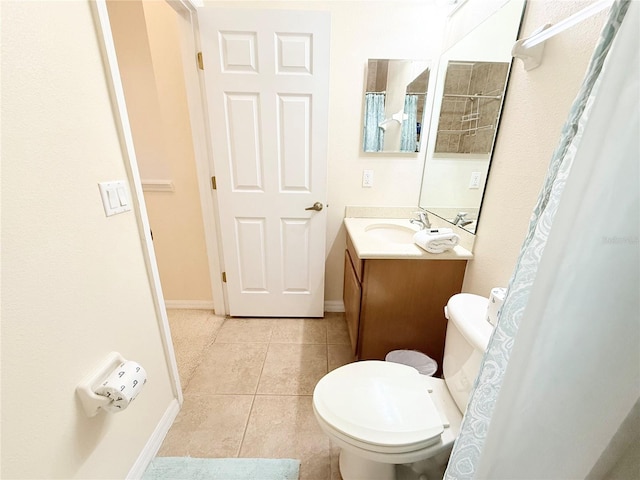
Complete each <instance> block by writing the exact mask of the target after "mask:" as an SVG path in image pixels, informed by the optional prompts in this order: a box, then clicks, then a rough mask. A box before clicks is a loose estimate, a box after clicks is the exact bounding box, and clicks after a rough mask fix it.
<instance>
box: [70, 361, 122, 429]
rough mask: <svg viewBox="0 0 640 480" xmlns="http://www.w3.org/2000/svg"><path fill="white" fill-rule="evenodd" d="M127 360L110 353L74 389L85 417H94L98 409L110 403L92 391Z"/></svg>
mask: <svg viewBox="0 0 640 480" xmlns="http://www.w3.org/2000/svg"><path fill="white" fill-rule="evenodd" d="M126 361H127V360H126V359H125V358H124V357H123V356H122V355H120V354H119V353H118V352H111V353H110V354H109V355H107V357H106V358H105V359H104V361H103V362H102V363H101V364H100V365H99V366H98V367H97V368H96V369H95V370H94V371H93V372H92V373H91V374H90V375H87V376H86V377H85V378H84V380H82V381H81V382H80V383H79V384H78V386H77V387H76V394H77V395H78V398H80V403H81V404H82V408H83V409H84V413H86V415H87V417H95V416H96V415H97V414H98V412H99V411H100V407H103V406H105V405H108V404H109V403H111V399H110V398H108V397H104V396H102V395H97V394H96V393H95V392H94V389H95V388H96V387H98V386H99V385H100V384H101V383H102V382H104V380H105V379H106V378H107V377H108V376H109V374H110V373H111V372H112V371H113V370H114V369H116V368H117V367H118V365H120V364H121V363H124V362H126Z"/></svg>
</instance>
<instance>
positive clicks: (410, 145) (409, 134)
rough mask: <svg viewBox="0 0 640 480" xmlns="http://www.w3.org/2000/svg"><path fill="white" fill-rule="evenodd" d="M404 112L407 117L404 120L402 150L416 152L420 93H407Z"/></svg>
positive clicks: (401, 140)
mask: <svg viewBox="0 0 640 480" xmlns="http://www.w3.org/2000/svg"><path fill="white" fill-rule="evenodd" d="M404 114H405V115H406V118H405V119H404V120H403V122H402V136H401V138H400V151H401V152H415V151H416V147H417V139H418V119H417V116H418V95H405V97H404Z"/></svg>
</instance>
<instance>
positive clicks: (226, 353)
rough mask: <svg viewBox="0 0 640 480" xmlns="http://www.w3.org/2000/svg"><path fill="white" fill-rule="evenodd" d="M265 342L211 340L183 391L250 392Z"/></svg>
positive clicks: (256, 379)
mask: <svg viewBox="0 0 640 480" xmlns="http://www.w3.org/2000/svg"><path fill="white" fill-rule="evenodd" d="M267 347H268V344H266V343H214V344H212V345H210V346H209V348H208V349H207V351H206V353H205V355H204V356H203V359H202V362H201V363H200V365H199V366H198V368H197V369H196V371H195V373H194V374H193V376H192V377H191V381H190V382H189V387H188V388H187V390H186V391H185V394H189V395H196V394H199V395H213V394H224V393H226V394H254V393H255V392H256V386H257V385H258V380H259V378H260V371H261V370H262V366H263V364H264V360H265V356H266V353H267Z"/></svg>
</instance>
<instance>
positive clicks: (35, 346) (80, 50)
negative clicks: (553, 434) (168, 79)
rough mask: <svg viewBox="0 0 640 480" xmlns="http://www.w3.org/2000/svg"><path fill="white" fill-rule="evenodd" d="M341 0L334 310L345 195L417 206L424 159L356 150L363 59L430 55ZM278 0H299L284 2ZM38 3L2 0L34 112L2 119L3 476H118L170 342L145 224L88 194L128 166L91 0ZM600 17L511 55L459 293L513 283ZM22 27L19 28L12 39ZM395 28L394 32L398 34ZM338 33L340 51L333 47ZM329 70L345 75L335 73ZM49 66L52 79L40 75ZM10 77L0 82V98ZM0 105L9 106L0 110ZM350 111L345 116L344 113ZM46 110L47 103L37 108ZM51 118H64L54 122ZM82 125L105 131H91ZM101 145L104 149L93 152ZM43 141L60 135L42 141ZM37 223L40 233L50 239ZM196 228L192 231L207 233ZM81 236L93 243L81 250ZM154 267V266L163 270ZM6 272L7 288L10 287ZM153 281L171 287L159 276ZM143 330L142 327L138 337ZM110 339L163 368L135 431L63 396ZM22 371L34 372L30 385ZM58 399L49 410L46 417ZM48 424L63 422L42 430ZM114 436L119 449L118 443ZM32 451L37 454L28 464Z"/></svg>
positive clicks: (567, 7) (541, 6) (166, 385)
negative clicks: (6, 134) (8, 234)
mask: <svg viewBox="0 0 640 480" xmlns="http://www.w3.org/2000/svg"><path fill="white" fill-rule="evenodd" d="M242 3H246V2H242ZM260 3H261V7H263V8H266V6H265V4H264V3H263V2H260ZM342 3H343V2H327V6H326V9H330V10H331V12H332V32H333V35H335V36H336V39H335V40H332V41H335V44H332V52H336V51H337V52H341V57H339V58H338V59H337V60H336V63H335V64H332V70H331V71H332V78H331V85H332V96H331V100H330V102H331V103H330V105H329V110H330V112H331V115H332V116H331V118H330V122H329V124H330V130H329V139H330V141H329V151H328V158H329V165H328V172H329V181H328V183H329V197H328V200H327V203H328V204H329V205H330V207H328V208H327V214H328V223H327V236H326V238H327V242H326V243H327V248H326V256H327V262H326V277H325V278H326V285H325V296H324V297H325V302H326V308H327V309H339V302H340V301H341V298H342V261H343V254H344V244H345V232H344V229H343V228H342V218H343V216H344V207H345V206H347V205H370V206H378V205H384V206H394V207H395V206H399V207H405V206H412V205H415V204H416V199H417V198H418V197H419V193H420V178H421V175H422V163H421V161H420V159H419V158H417V157H407V156H397V157H394V156H391V157H389V156H382V157H378V156H362V155H360V153H359V147H360V145H359V143H360V142H359V138H360V121H361V101H362V98H361V95H362V91H363V81H362V75H363V65H364V62H365V61H366V59H367V58H398V57H402V58H425V55H428V53H429V52H430V50H426V48H427V47H425V45H423V44H421V43H420V42H416V41H415V38H416V37H415V36H410V38H409V39H404V40H405V41H404V43H405V45H404V48H403V50H402V51H399V50H398V49H399V48H400V47H399V46H398V45H397V44H388V43H384V42H380V43H384V44H377V45H376V44H375V39H376V36H377V32H379V31H380V30H379V28H377V27H376V26H375V25H376V24H375V21H376V18H373V17H372V18H369V17H367V16H366V13H367V12H369V11H373V10H372V9H364V10H366V11H365V12H360V13H361V14H360V15H359V16H358V18H360V19H362V21H361V22H360V23H362V24H363V25H368V26H371V29H370V31H368V34H369V35H370V37H369V38H368V40H369V41H368V42H363V43H364V44H365V45H363V46H359V44H358V46H357V47H356V44H354V43H353V41H352V39H351V38H352V37H351V36H349V35H351V34H352V32H351V31H350V29H351V27H352V20H353V19H352V17H351V16H350V14H349V10H348V8H347V7H344V9H345V10H344V11H343V15H340V10H341V8H343V7H341V6H340V5H341V4H342ZM344 3H352V2H344ZM374 3H376V4H377V3H381V2H374ZM407 3H408V4H410V8H425V7H424V6H417V4H416V2H407ZM586 3H589V2H543V1H532V2H529V4H528V7H527V13H526V17H525V21H524V24H523V29H522V32H523V35H527V34H530V33H531V32H532V31H533V30H534V29H536V28H537V27H538V26H540V25H541V24H544V23H545V22H551V23H555V22H557V21H558V20H560V19H562V18H566V17H567V16H569V15H570V14H571V13H573V12H574V11H577V10H579V9H580V8H581V7H583V6H584V5H585V4H586ZM280 5H285V6H286V8H292V6H293V5H292V4H291V3H289V2H282V3H281V4H280ZM316 5H317V4H316ZM39 7H40V8H41V10H40V11H38V12H34V11H33V10H29V7H28V6H22V7H17V6H15V5H14V6H10V7H5V6H4V5H3V45H8V46H9V47H11V48H13V49H14V50H15V51H16V52H18V53H21V54H24V53H25V52H28V54H29V55H33V56H34V57H33V62H32V64H31V65H30V66H26V65H24V63H23V62H22V61H21V58H23V56H22V55H18V54H16V55H15V56H8V57H5V54H4V52H3V63H4V62H5V61H6V62H7V63H6V64H5V65H3V70H4V71H5V72H7V71H11V70H10V69H11V68H12V67H13V68H14V70H13V72H24V69H25V68H30V69H31V70H29V73H30V74H29V75H25V76H22V77H21V82H19V83H20V84H21V86H18V82H17V81H16V82H15V83H9V86H10V87H11V88H12V90H11V93H12V94H14V95H15V96H14V97H13V98H15V99H16V105H13V103H8V104H7V107H6V108H9V107H13V108H14V110H11V112H13V113H14V114H15V115H16V117H17V118H23V117H22V116H23V115H28V116H27V117H26V119H27V120H26V121H23V122H15V123H14V124H13V126H11V127H9V126H6V127H5V126H3V129H5V128H7V130H8V131H10V132H11V133H13V134H14V137H13V138H19V139H21V140H22V142H23V144H31V145H32V150H30V151H29V155H28V158H29V159H32V160H30V161H29V162H24V164H23V165H21V166H20V169H19V170H14V167H13V166H12V167H10V168H9V167H8V168H7V170H6V171H3V174H4V175H3V191H5V188H6V191H7V192H8V193H14V194H15V195H14V196H13V197H10V196H9V195H7V204H8V208H7V211H8V212H9V213H8V214H7V217H5V218H3V220H5V219H6V220H5V221H6V222H7V223H6V224H5V225H6V227H5V228H8V227H11V231H12V232H13V234H14V235H15V238H16V239H17V240H16V241H15V242H7V243H5V240H4V239H3V250H4V248H5V245H7V247H6V248H9V247H11V248H12V249H11V250H10V252H12V254H13V255H12V257H13V258H12V257H10V256H5V255H3V270H4V267H5V266H6V267H7V271H6V273H7V276H6V277H4V272H3V277H4V278H3V280H4V281H3V290H4V291H3V294H4V295H3V296H4V297H5V302H3V343H2V347H3V387H4V388H3V461H2V464H3V466H2V468H3V477H5V476H6V477H8V478H11V477H16V478H19V477H32V478H33V477H46V478H72V477H76V478H79V477H85V478H86V477H92V478H106V477H109V478H122V477H124V476H126V475H127V472H129V471H130V470H131V467H132V465H134V463H135V462H136V459H137V458H138V457H139V456H140V452H141V451H142V450H143V448H144V447H145V445H146V444H147V440H148V438H149V437H150V435H151V434H152V432H153V431H154V429H155V428H156V426H157V425H158V423H159V421H160V419H161V418H163V415H164V414H165V410H166V408H167V405H169V404H171V403H172V402H173V400H174V395H175V394H174V392H172V387H171V381H170V380H169V378H168V375H167V369H166V367H165V364H166V363H167V358H168V354H167V353H165V352H164V350H163V347H162V343H161V338H160V333H159V332H158V327H157V322H158V317H159V314H158V313H157V306H156V305H154V300H153V296H152V295H151V293H150V291H152V290H153V289H154V288H158V286H157V285H156V286H155V287H154V286H153V285H151V286H150V283H151V282H150V281H149V280H148V277H147V274H148V272H147V267H146V266H145V263H144V258H145V254H144V247H141V246H140V241H139V237H140V236H142V235H143V233H142V231H141V229H140V228H139V226H138V224H137V222H136V219H135V218H133V215H129V216H128V217H127V216H120V217H114V218H113V219H109V220H107V219H105V218H104V216H103V213H102V211H101V210H100V209H101V208H102V207H101V205H99V204H98V203H97V202H99V199H98V198H94V197H97V195H96V190H97V189H96V188H95V183H96V182H98V181H104V180H111V179H114V178H125V177H126V176H127V175H129V174H130V172H129V171H128V169H127V167H126V162H125V161H124V160H123V156H124V155H123V154H122V152H121V147H120V142H119V140H118V134H117V131H116V129H115V127H114V126H113V124H114V121H113V115H114V113H113V110H112V106H111V104H110V102H109V97H108V90H107V87H106V86H105V84H104V71H103V70H102V68H103V67H102V62H101V57H100V49H99V45H98V44H97V41H96V38H95V37H96V27H95V26H94V20H93V16H92V12H91V9H90V8H89V7H88V6H87V5H86V4H84V3H82V2H70V3H69V4H67V5H64V6H57V7H56V8H53V7H44V6H39ZM351 7H353V8H355V6H354V5H351ZM5 8H6V11H5ZM408 8H409V7H408ZM21 9H24V10H21ZM393 10H394V12H397V18H394V19H395V20H396V21H397V22H398V23H399V24H400V25H402V26H404V25H406V22H407V21H409V20H411V21H415V22H416V23H417V20H416V18H417V16H413V15H409V14H408V13H407V11H406V10H404V9H401V8H398V7H397V6H396V7H394V9H393ZM6 12H9V13H8V15H15V16H13V17H9V18H12V20H15V21H14V25H13V26H11V25H7V26H6V27H5V24H4V23H5V20H4V19H5V18H6V17H5V15H7V13H6ZM425 16H426V12H425ZM389 18H392V17H391V16H390V15H389ZM603 19H604V16H603V15H602V14H601V15H599V16H595V17H593V18H591V19H588V20H586V21H584V22H583V23H581V24H580V25H577V26H575V27H574V28H572V29H570V30H568V31H566V32H564V33H563V34H562V35H560V36H558V37H557V38H556V39H555V40H554V43H549V44H548V45H547V47H546V51H545V59H544V63H543V64H542V65H541V66H540V67H539V68H538V69H536V70H533V71H530V72H526V71H524V70H523V69H522V68H521V65H520V64H519V63H517V62H518V61H516V62H515V63H514V65H515V66H514V71H513V73H512V75H511V78H510V85H509V93H508V96H507V104H506V106H505V110H504V117H503V119H502V121H501V127H500V134H499V140H498V143H497V145H496V150H495V155H494V158H493V163H492V169H491V176H490V180H489V183H488V186H487V190H486V195H485V198H484V203H483V211H482V221H481V222H480V225H479V228H478V231H477V236H476V241H475V245H474V261H473V262H470V263H469V266H468V268H467V271H466V274H465V279H464V284H463V291H466V292H472V293H478V294H481V295H487V292H488V289H489V288H491V287H492V286H496V285H505V284H506V283H507V282H508V280H509V277H510V275H511V273H512V271H513V267H514V265H515V263H516V260H517V257H518V253H519V249H520V246H521V244H522V240H523V237H524V234H525V232H526V230H527V225H528V222H529V217H530V215H531V210H532V208H533V205H534V204H535V201H536V197H537V194H538V192H539V190H540V186H541V184H542V181H543V178H544V176H545V173H546V170H547V166H548V162H549V158H550V157H551V155H552V152H553V150H554V148H555V146H556V142H557V138H558V132H559V131H560V129H561V127H562V124H563V122H564V121H565V119H566V115H567V112H568V110H569V107H570V105H571V102H572V101H573V98H574V97H575V94H576V92H577V89H578V87H579V85H580V82H581V81H582V77H583V74H584V71H585V68H586V65H587V62H588V60H589V58H590V55H591V53H592V51H593V48H594V46H595V43H596V41H597V37H598V32H599V30H600V27H601V25H602V22H603ZM52 20H53V21H52ZM7 23H9V22H7ZM403 28H404V27H403ZM422 33H424V32H422ZM18 39H20V40H24V41H25V46H24V47H22V49H20V48H19V46H18V43H19V42H18ZM398 41H399V42H400V41H403V39H402V38H401V37H399V39H398ZM344 43H347V44H349V45H350V48H348V49H341V48H339V47H338V46H339V45H342V44H344ZM38 52H41V56H38ZM332 61H333V57H332ZM61 65H64V66H66V69H65V74H64V75H63V74H61V75H60V76H59V77H57V78H56V79H55V81H49V80H48V79H47V78H48V77H47V76H46V73H47V70H49V71H57V68H59V66H61ZM18 66H19V68H18ZM40 66H41V67H40ZM336 72H343V73H344V78H340V77H338V76H337V75H339V73H336ZM353 72H355V73H353ZM3 76H4V74H3ZM349 77H354V78H357V79H358V81H357V82H352V83H353V85H352V88H349V89H347V88H339V87H337V85H342V84H343V83H346V82H345V78H347V79H348V78H349ZM8 78H9V80H12V77H10V76H8ZM43 79H45V80H46V81H42V82H41V83H40V82H39V80H43ZM3 80H4V78H3ZM22 84H24V85H23V86H22ZM7 88H8V87H7ZM4 89H5V86H4V81H3V97H4ZM34 92H40V93H41V94H42V96H38V95H36V94H35V93H34ZM45 93H46V95H44V94H45ZM7 98H10V97H9V96H7ZM3 103H4V98H3ZM70 105H73V106H70ZM4 109H5V106H3V113H4V111H5V110H4ZM20 109H22V110H20ZM45 109H46V110H45ZM344 111H350V112H353V113H352V114H350V115H344V114H343V112H344ZM43 112H45V113H47V114H46V115H44V116H43ZM3 116H4V114H3ZM79 119H86V120H89V121H87V122H84V121H79ZM24 125H30V128H26V127H25V126H24ZM51 125H61V126H64V127H65V129H62V128H61V129H51ZM91 125H94V126H95V125H97V126H99V127H100V129H101V130H104V132H106V133H104V132H103V133H100V134H96V132H95V128H92V127H91ZM9 128H11V130H9ZM522 132H527V133H526V135H523V133H522ZM36 139H37V140H38V141H35V140H36ZM96 144H100V145H103V147H102V148H100V149H99V151H98V150H96V149H95V145H96ZM52 145H55V146H56V148H51V146H52ZM9 146H10V145H9ZM38 146H40V147H39V148H40V150H39V151H38V150H36V149H37V148H38ZM4 148H5V147H4V146H3V150H4ZM7 148H9V147H7ZM19 151H20V150H17V149H16V150H14V152H19ZM88 152H91V156H92V158H91V159H89V158H88V157H87V154H88ZM49 155H53V156H54V160H55V161H54V162H48V163H47V164H46V165H45V164H43V162H42V160H38V159H42V158H47V156H49ZM3 156H4V155H3ZM16 156H18V155H17V154H16ZM20 156H22V155H20ZM516 159H517V161H516ZM3 164H4V161H3ZM16 168H17V167H16ZM3 170H4V165H3ZM363 170H373V172H374V186H373V187H372V188H362V186H361V184H362V171H363ZM5 179H6V180H5ZM407 179H415V182H410V181H407ZM5 181H6V182H7V184H8V187H5ZM9 182H11V183H9ZM58 188H59V189H60V190H58ZM61 192H64V194H63V195H65V196H66V197H62V196H61ZM157 195H161V193H160V192H159V193H157ZM3 197H4V195H3ZM24 198H28V199H29V202H23V203H20V204H19V205H15V204H14V203H12V202H13V201H15V200H13V199H24ZM51 198H60V199H62V198H66V199H67V200H66V203H67V204H68V205H72V206H73V207H72V208H69V209H62V208H57V206H56V202H51ZM197 201H198V200H196V202H197ZM3 203H5V198H3ZM61 203H62V202H61ZM9 207H11V208H12V210H10V209H9ZM166 208H169V207H166ZM13 212H15V216H14V215H13ZM4 213H5V212H4V211H3V214H4ZM98 214H99V215H98ZM150 216H151V212H150ZM3 217H4V215H3ZM32 217H33V218H38V219H39V221H38V224H33V223H30V224H24V222H22V223H20V222H19V221H18V219H19V218H32ZM161 231H162V229H161V228H160V227H159V229H158V230H154V237H156V238H158V235H159V238H162V234H161V233H160V232H161ZM42 232H47V235H46V238H44V236H43V234H42ZM4 235H5V230H4V229H3V237H4ZM203 236H204V235H203V234H201V238H200V240H199V241H200V242H201V243H200V245H201V246H202V242H203V240H202V237H203ZM9 240H11V238H10V239H9ZM183 240H184V239H183ZM154 241H160V240H155V239H154ZM86 245H91V246H92V247H93V248H92V249H90V250H88V249H87V248H86ZM204 249H205V247H202V250H201V251H203V250H204ZM3 253H4V252H3ZM14 258H15V262H14V260H13V259H14ZM196 262H197V261H196ZM159 263H161V260H159ZM202 263H204V264H207V263H208V261H207V260H206V259H205V260H204V261H203V262H202ZM209 265H210V263H209ZM162 269H163V267H162V265H160V270H161V272H160V275H161V276H162V273H163V272H162ZM52 272H56V273H52ZM57 272H60V273H57ZM198 275H200V276H201V277H200V278H202V277H204V278H205V279H209V281H208V282H205V283H207V284H208V285H211V284H212V283H213V281H214V280H213V279H212V275H211V272H210V271H204V272H202V270H200V271H199V273H198ZM87 279H93V280H92V281H87ZM10 281H11V282H13V284H14V285H17V286H16V287H13V288H9V287H8V286H7V285H9V282H10ZM18 286H19V287H20V288H18ZM5 288H6V290H5ZM170 288H171V287H170V286H167V287H166V292H165V295H166V298H167V299H168V300H169V301H171V300H173V301H176V303H174V306H180V305H181V304H180V302H181V301H185V300H188V301H193V302H194V303H196V304H199V305H200V306H201V307H203V308H209V307H210V306H211V304H213V306H214V307H215V306H216V305H215V303H216V302H215V301H214V297H213V294H208V292H206V290H205V292H204V293H203V294H202V295H200V296H187V294H186V293H185V292H192V291H195V290H197V289H194V288H190V287H189V286H188V285H187V288H185V290H182V291H179V292H178V293H177V294H176V295H167V294H168V293H171V292H170ZM162 290H163V291H165V285H164V284H163V286H162ZM5 292H6V293H5ZM11 296H13V298H15V301H14V302H12V303H13V304H14V305H13V307H12V309H11V310H8V309H7V310H5V303H6V299H7V298H11ZM114 299H119V301H114ZM199 302H203V303H199ZM24 318H28V319H29V320H30V321H29V322H26V321H24ZM79 319H82V321H80V320H79ZM132 319H138V321H132ZM109 325H111V326H109ZM125 329H126V330H128V331H129V332H130V333H131V335H128V336H127V337H126V338H123V336H122V335H121V334H120V335H119V334H116V333H115V332H116V331H119V330H125ZM140 339H145V340H144V342H142V343H144V344H145V345H144V346H142V345H141V340H140ZM111 349H118V350H121V351H123V352H126V353H128V355H131V356H135V355H140V356H141V357H142V358H141V361H142V362H143V363H145V364H146V365H149V366H150V368H149V373H150V375H153V376H154V377H155V378H157V379H161V380H160V381H158V382H154V383H153V384H150V385H149V386H148V387H147V388H148V391H147V393H148V395H149V397H150V398H153V399H154V402H153V403H154V405H151V404H150V403H149V408H148V409H146V412H145V413H144V414H143V415H141V416H140V417H139V418H137V417H136V423H137V425H138V427H135V428H132V427H129V426H127V425H125V423H126V422H122V420H120V419H119V418H106V419H99V420H98V423H96V422H90V421H89V419H85V418H79V416H78V414H77V413H78V412H77V405H76V404H75V403H74V402H73V398H71V396H72V395H71V394H70V393H69V392H72V391H73V389H74V387H75V383H76V382H77V380H78V379H79V378H80V377H82V376H83V375H84V374H85V373H86V369H87V368H89V367H90V366H91V365H93V364H95V363H96V362H98V361H99V360H100V359H101V358H102V356H103V353H104V352H108V351H110V350H111ZM54 360H56V361H54ZM48 365H50V367H49V366H48ZM61 370H67V371H69V372H70V374H69V376H68V378H65V379H64V381H63V383H62V384H60V383H57V379H58V378H59V377H58V376H57V372H59V371H61ZM7 371H8V372H9V373H6V372H7ZM11 372H17V373H15V374H14V373H11ZM5 375H6V376H5ZM26 377H29V378H36V379H38V380H39V381H38V382H33V381H31V382H27V381H26V380H25V378H26ZM5 382H6V383H5ZM63 387H64V388H63ZM43 389H44V390H46V391H50V392H60V394H55V393H54V394H51V398H50V399H49V401H50V404H49V406H50V407H51V409H52V410H51V411H50V412H47V413H46V415H41V414H39V413H38V412H41V411H42V404H41V402H40V401H38V399H39V398H41V395H40V393H39V392H41V391H43ZM141 401H145V402H146V400H141ZM53 410H56V411H57V412H58V415H54V414H52V412H53ZM130 418H134V417H133V416H131V417H130ZM52 431H54V432H59V435H43V433H42V432H52ZM5 432H6V433H5ZM5 435H6V436H5ZM121 448H122V450H126V453H124V454H115V452H120V449H121ZM29 452H31V455H32V456H35V457H37V458H40V459H41V461H40V462H29V460H28V458H29V457H28V454H29ZM114 457H115V458H114ZM27 465H29V467H28V468H27Z"/></svg>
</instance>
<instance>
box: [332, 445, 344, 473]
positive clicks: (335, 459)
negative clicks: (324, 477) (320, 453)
mask: <svg viewBox="0 0 640 480" xmlns="http://www.w3.org/2000/svg"><path fill="white" fill-rule="evenodd" d="M330 444H331V480H342V475H340V447H338V446H337V445H336V444H335V443H333V442H330Z"/></svg>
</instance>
